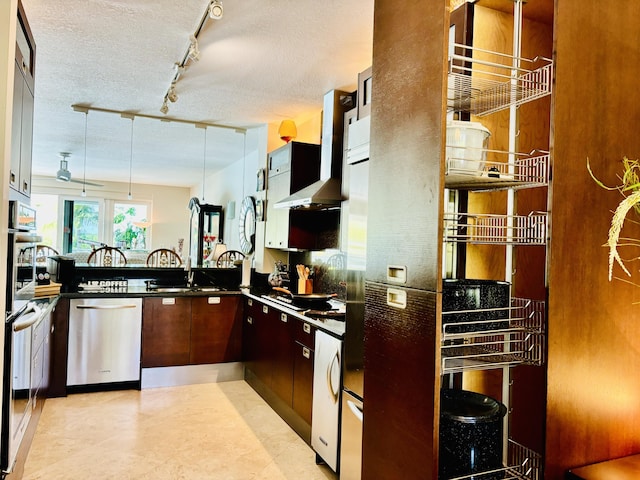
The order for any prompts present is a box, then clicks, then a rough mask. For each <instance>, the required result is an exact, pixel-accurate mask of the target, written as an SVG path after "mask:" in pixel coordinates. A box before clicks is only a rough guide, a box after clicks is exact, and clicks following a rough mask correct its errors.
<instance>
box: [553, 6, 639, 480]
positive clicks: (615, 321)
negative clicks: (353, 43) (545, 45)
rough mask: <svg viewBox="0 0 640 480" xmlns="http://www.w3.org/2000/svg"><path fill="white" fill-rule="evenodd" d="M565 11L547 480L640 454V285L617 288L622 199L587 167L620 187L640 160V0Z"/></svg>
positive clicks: (558, 30) (633, 232) (558, 96)
mask: <svg viewBox="0 0 640 480" xmlns="http://www.w3.org/2000/svg"><path fill="white" fill-rule="evenodd" d="M555 3H556V10H555V28H554V32H555V33H554V37H555V38H554V44H555V45H554V47H555V48H554V50H555V56H556V62H555V73H556V81H555V86H554V88H555V94H554V104H553V115H552V118H553V120H552V138H553V141H552V154H553V162H554V163H553V183H552V192H551V211H552V234H551V258H550V271H549V333H548V339H549V353H548V379H547V382H548V392H547V428H546V470H545V478H546V479H561V478H563V477H562V475H563V473H564V471H565V470H566V469H567V468H569V467H576V466H580V465H585V464H590V463H594V462H598V461H602V460H608V459H611V458H616V457H622V456H624V455H628V454H631V453H637V452H640V428H638V427H639V425H640V374H639V371H640V347H639V342H640V305H638V304H637V302H638V301H639V300H640V287H638V286H634V285H630V284H627V283H624V282H623V281H620V280H614V281H613V282H609V281H608V280H607V250H606V249H605V248H603V244H604V243H605V242H606V240H607V231H608V228H609V222H610V219H611V210H613V209H614V208H615V207H616V205H617V203H618V202H619V201H620V199H621V196H620V195H619V194H617V193H616V192H610V191H605V190H603V189H601V188H599V187H598V186H596V185H595V183H594V182H593V180H592V179H591V178H590V177H589V174H588V173H587V169H586V161H587V157H588V158H589V160H590V162H591V166H592V168H593V170H594V172H595V173H596V175H597V176H598V177H599V178H600V179H602V180H603V181H604V182H605V183H608V184H615V183H616V182H617V179H616V174H617V173H620V171H621V170H620V160H621V159H622V157H623V155H628V156H629V157H631V158H638V157H640V135H639V134H638V125H639V124H640V90H639V89H638V82H639V77H640V76H639V75H638V74H639V72H640V67H639V66H640V46H639V42H638V29H639V23H638V19H640V3H638V2H637V1H636V0H622V1H619V2H616V3H615V5H604V4H603V3H602V2H600V1H597V0H584V1H581V2H574V1H572V0H556V2H555ZM633 217H634V219H635V220H636V221H637V220H638V217H637V216H635V214H632V218H633ZM624 235H625V236H629V237H634V238H640V227H638V226H637V225H636V226H632V225H628V226H627V227H625V231H624ZM637 255H638V251H637V250H636V251H635V252H631V251H628V250H627V256H628V257H630V256H637ZM629 266H630V268H631V270H632V273H633V277H632V278H631V279H630V280H631V281H634V282H635V283H636V284H638V283H640V274H639V272H638V263H637V262H635V263H631V264H629ZM614 273H615V275H616V276H617V277H625V274H624V273H623V272H622V271H621V270H620V268H617V267H616V268H615V269H614ZM634 302H636V303H635V304H634Z"/></svg>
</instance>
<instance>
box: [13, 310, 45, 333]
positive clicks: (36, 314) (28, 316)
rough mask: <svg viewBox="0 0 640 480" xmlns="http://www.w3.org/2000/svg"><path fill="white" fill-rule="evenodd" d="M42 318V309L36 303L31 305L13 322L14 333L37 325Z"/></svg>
mask: <svg viewBox="0 0 640 480" xmlns="http://www.w3.org/2000/svg"><path fill="white" fill-rule="evenodd" d="M41 317H42V309H41V308H40V307H39V306H38V305H36V304H35V303H32V304H29V306H28V307H27V309H26V310H25V311H24V312H23V313H22V315H20V316H19V317H18V318H16V320H15V321H14V322H13V331H14V332H20V331H22V330H25V329H27V328H29V327H30V326H32V325H33V324H35V323H36V322H37V321H38V320H40V318H41Z"/></svg>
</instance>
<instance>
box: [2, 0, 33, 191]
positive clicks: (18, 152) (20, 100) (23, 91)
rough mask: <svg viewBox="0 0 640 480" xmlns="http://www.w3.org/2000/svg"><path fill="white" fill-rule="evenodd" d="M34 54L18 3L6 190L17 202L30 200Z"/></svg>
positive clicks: (28, 29) (31, 39)
mask: <svg viewBox="0 0 640 480" xmlns="http://www.w3.org/2000/svg"><path fill="white" fill-rule="evenodd" d="M35 50H36V46H35V42H34V39H33V35H32V33H31V29H30V27H29V24H28V22H27V18H26V15H25V13H24V9H23V8H22V3H19V6H18V22H17V30H16V57H15V70H14V90H13V112H12V122H11V167H10V171H9V187H10V188H11V190H12V191H14V192H17V198H18V199H21V198H22V199H24V198H28V197H30V196H31V155H32V148H33V147H32V145H33V107H34V85H35V82H34V68H35Z"/></svg>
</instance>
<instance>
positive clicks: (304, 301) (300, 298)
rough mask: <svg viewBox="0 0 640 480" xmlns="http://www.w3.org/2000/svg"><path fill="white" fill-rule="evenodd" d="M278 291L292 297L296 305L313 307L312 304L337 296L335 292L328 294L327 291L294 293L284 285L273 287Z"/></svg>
mask: <svg viewBox="0 0 640 480" xmlns="http://www.w3.org/2000/svg"><path fill="white" fill-rule="evenodd" d="M273 289H274V290H275V291H276V292H282V293H285V294H287V295H289V296H290V297H291V299H292V300H293V303H294V305H299V306H301V307H304V306H306V307H311V306H312V305H317V304H321V303H325V302H327V301H329V300H330V299H332V298H333V297H335V296H336V294H335V293H331V294H327V293H306V294H293V293H291V291H290V290H287V289H286V288H282V287H273Z"/></svg>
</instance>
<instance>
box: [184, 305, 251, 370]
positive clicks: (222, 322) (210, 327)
mask: <svg viewBox="0 0 640 480" xmlns="http://www.w3.org/2000/svg"><path fill="white" fill-rule="evenodd" d="M239 304H240V298H239V297H196V298H193V299H192V300H191V350H190V354H189V363H190V364H192V365H193V364H202V363H224V362H236V361H240V359H241V357H242V319H241V312H242V310H241V309H240V308H238V306H239Z"/></svg>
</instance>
